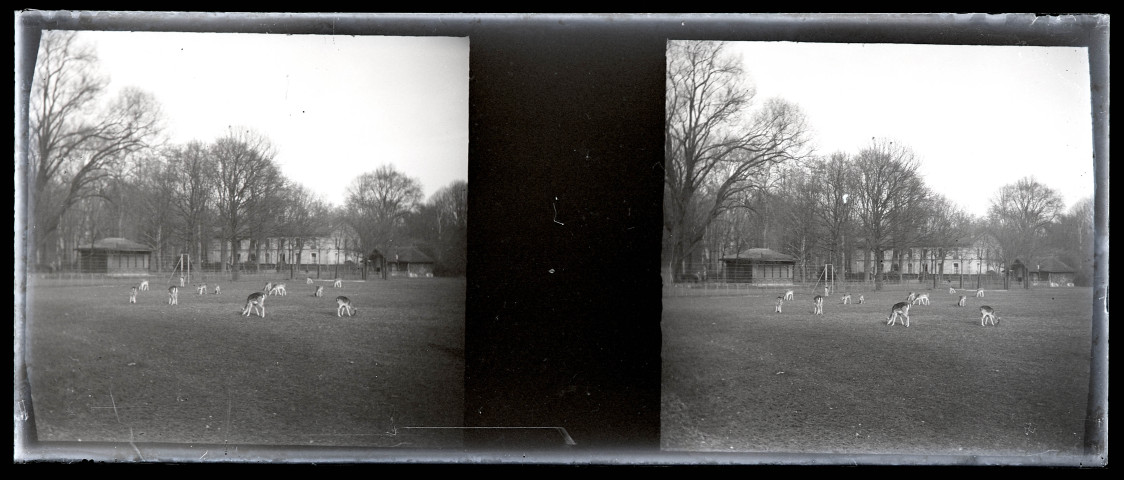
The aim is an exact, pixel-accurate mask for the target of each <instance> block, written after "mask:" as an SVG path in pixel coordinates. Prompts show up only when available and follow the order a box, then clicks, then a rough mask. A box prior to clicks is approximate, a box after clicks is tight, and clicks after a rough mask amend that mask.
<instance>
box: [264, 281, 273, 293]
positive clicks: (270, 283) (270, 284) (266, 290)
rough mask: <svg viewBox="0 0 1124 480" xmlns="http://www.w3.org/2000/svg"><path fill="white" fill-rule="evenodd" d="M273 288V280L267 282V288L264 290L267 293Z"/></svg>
mask: <svg viewBox="0 0 1124 480" xmlns="http://www.w3.org/2000/svg"><path fill="white" fill-rule="evenodd" d="M272 290H273V282H265V289H264V290H262V291H263V292H265V293H266V294H269V292H270V291H272Z"/></svg>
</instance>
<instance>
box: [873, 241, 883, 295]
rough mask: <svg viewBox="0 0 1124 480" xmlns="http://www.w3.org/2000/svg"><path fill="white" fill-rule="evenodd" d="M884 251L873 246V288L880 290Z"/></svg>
mask: <svg viewBox="0 0 1124 480" xmlns="http://www.w3.org/2000/svg"><path fill="white" fill-rule="evenodd" d="M883 255H884V251H883V250H882V248H881V247H875V248H874V270H875V271H874V290H876V291H881V290H882V258H883Z"/></svg>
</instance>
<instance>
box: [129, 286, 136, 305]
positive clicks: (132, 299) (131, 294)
mask: <svg viewBox="0 0 1124 480" xmlns="http://www.w3.org/2000/svg"><path fill="white" fill-rule="evenodd" d="M129 303H137V287H133V289H132V290H131V291H130V292H129Z"/></svg>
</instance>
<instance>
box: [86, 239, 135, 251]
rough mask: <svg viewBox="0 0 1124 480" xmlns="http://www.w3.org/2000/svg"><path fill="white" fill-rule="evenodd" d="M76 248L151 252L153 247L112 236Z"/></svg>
mask: <svg viewBox="0 0 1124 480" xmlns="http://www.w3.org/2000/svg"><path fill="white" fill-rule="evenodd" d="M76 250H83V251H90V250H106V251H114V252H151V251H152V248H151V247H149V246H148V245H143V244H140V243H137V242H134V241H132V240H129V239H127V238H120V237H110V238H103V239H101V240H96V241H94V244H93V245H90V244H88V243H87V244H85V245H79V246H78V248H77V249H76Z"/></svg>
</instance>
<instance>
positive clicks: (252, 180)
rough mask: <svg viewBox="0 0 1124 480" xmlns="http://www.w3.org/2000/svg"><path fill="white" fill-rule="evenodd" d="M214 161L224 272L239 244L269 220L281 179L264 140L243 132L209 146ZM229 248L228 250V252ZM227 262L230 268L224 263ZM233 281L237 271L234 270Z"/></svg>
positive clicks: (234, 263) (234, 262) (232, 264)
mask: <svg viewBox="0 0 1124 480" xmlns="http://www.w3.org/2000/svg"><path fill="white" fill-rule="evenodd" d="M211 155H212V156H213V158H214V165H215V170H214V175H215V177H214V178H215V180H214V182H215V186H216V200H217V207H218V211H219V217H220V222H221V225H222V232H223V239H224V240H223V242H222V247H221V251H222V254H221V256H222V262H223V264H224V269H226V268H229V267H235V266H237V264H238V263H239V262H240V259H237V258H235V255H234V254H233V253H230V254H228V252H237V251H238V248H239V245H240V242H241V241H242V240H244V239H248V238H252V234H253V233H254V232H255V230H260V229H261V225H262V222H266V221H270V220H271V219H270V218H269V209H271V208H273V207H274V205H271V204H270V202H273V201H276V198H277V197H276V195H275V194H274V192H275V191H277V190H279V189H280V188H281V187H282V186H283V183H282V180H283V177H282V176H281V174H280V171H279V170H278V168H277V166H276V164H275V163H274V162H273V157H274V155H275V152H274V149H273V146H272V144H271V143H270V142H269V140H268V139H266V138H265V137H263V136H261V135H259V134H257V133H255V132H253V131H250V130H245V129H231V130H230V132H229V133H228V134H227V135H226V136H224V137H222V138H220V139H219V140H218V141H216V142H215V143H214V145H213V146H212V147H211ZM228 248H229V250H228ZM228 261H229V265H228V264H227V262H228ZM233 272H234V273H233V279H234V280H237V279H238V269H237V268H233Z"/></svg>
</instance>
